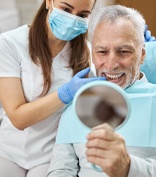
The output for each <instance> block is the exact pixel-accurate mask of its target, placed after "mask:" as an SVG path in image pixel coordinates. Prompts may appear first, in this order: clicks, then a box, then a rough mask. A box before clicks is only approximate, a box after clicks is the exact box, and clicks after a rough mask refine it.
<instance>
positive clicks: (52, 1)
mask: <svg viewBox="0 0 156 177" xmlns="http://www.w3.org/2000/svg"><path fill="white" fill-rule="evenodd" d="M51 4H52V9H54V0H51Z"/></svg>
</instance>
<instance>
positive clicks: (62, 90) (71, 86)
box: [58, 68, 106, 104]
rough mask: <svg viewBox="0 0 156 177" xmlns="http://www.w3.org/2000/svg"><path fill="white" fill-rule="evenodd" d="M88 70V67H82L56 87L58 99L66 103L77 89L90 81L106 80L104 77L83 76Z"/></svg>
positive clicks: (71, 98)
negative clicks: (68, 79) (67, 80)
mask: <svg viewBox="0 0 156 177" xmlns="http://www.w3.org/2000/svg"><path fill="white" fill-rule="evenodd" d="M89 71H90V68H86V69H83V70H82V71H79V72H78V73H77V74H76V75H75V76H74V77H73V78H72V79H71V81H70V82H68V83H66V84H64V85H63V86H61V87H59V88H58V96H59V98H60V100H61V101H62V102H63V103H65V104H68V103H70V102H71V101H72V100H73V97H74V95H75V93H76V92H77V90H78V89H79V88H80V87H81V86H83V85H85V84H87V83H88V82H91V81H96V80H106V79H105V78H104V77H94V78H84V76H86V75H87V74H88V73H89Z"/></svg>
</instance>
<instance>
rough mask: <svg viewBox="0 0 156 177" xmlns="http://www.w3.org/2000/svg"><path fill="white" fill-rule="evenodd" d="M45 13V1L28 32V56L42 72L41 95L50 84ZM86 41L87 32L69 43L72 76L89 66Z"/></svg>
mask: <svg viewBox="0 0 156 177" xmlns="http://www.w3.org/2000/svg"><path fill="white" fill-rule="evenodd" d="M47 13H48V10H47V9H46V0H44V1H43V3H42V5H41V7H40V8H39V10H38V12H37V14H36V16H35V18H34V20H33V23H32V25H31V26H30V31H29V54H30V56H31V59H32V61H33V62H34V63H35V64H37V65H39V66H41V68H42V72H43V79H44V84H43V91H42V93H41V95H45V94H46V93H47V92H48V91H49V89H50V86H51V84H52V78H51V66H52V53H51V50H50V47H49V44H48V28H47V24H46V17H47ZM87 39H88V32H86V33H85V34H81V35H79V36H78V37H76V38H75V39H73V40H71V41H70V46H71V56H70V60H69V61H70V62H69V67H71V68H72V69H73V75H75V74H76V73H77V72H78V71H80V70H82V69H84V68H87V67H88V66H89V61H90V51H89V49H88V46H87Z"/></svg>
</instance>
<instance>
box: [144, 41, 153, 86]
mask: <svg viewBox="0 0 156 177" xmlns="http://www.w3.org/2000/svg"><path fill="white" fill-rule="evenodd" d="M145 48H146V57H145V61H144V63H143V64H142V65H141V71H143V72H144V73H145V75H146V77H147V79H148V81H149V82H151V83H153V84H156V41H153V42H146V43H145Z"/></svg>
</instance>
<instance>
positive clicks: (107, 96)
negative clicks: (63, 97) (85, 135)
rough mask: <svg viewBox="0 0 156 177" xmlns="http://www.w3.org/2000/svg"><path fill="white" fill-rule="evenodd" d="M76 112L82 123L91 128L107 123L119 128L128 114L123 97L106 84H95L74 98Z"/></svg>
mask: <svg viewBox="0 0 156 177" xmlns="http://www.w3.org/2000/svg"><path fill="white" fill-rule="evenodd" d="M75 108H76V113H77V115H78V117H79V119H80V120H81V122H82V123H83V124H85V125H86V126H87V127H89V128H92V127H95V126H97V125H100V124H103V123H108V124H110V125H111V126H112V127H113V128H114V129H116V128H119V127H120V126H121V125H122V124H123V123H124V122H125V120H126V118H127V115H128V104H127V101H126V99H125V97H124V96H123V95H122V94H121V93H120V92H119V91H117V90H116V89H115V88H113V87H110V86H108V85H95V86H92V87H89V88H87V89H85V90H84V91H83V92H81V94H80V95H79V96H78V98H77V100H76V105H75Z"/></svg>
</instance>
